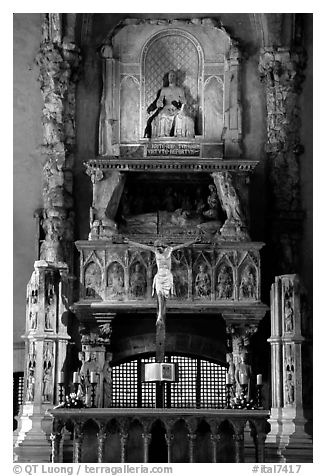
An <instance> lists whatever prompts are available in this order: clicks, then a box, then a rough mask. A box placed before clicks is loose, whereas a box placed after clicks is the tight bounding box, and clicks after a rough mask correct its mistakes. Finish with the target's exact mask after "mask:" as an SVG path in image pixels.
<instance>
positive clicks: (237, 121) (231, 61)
mask: <svg viewBox="0 0 326 476" xmlns="http://www.w3.org/2000/svg"><path fill="white" fill-rule="evenodd" d="M240 62H241V53H240V50H239V48H238V45H237V44H236V42H235V41H234V40H232V42H231V45H230V50H229V55H228V58H227V61H226V63H225V82H224V84H225V92H224V97H225V100H224V111H225V114H224V116H225V117H224V126H225V134H224V147H225V156H226V157H227V158H234V157H239V156H240V155H241V149H242V143H241V141H242V110H241V97H240V77H239V76H240Z"/></svg>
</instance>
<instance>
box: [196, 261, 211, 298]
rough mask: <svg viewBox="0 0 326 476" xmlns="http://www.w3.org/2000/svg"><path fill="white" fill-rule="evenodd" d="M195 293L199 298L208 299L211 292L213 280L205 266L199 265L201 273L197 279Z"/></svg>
mask: <svg viewBox="0 0 326 476" xmlns="http://www.w3.org/2000/svg"><path fill="white" fill-rule="evenodd" d="M195 291H196V296H197V297H208V296H209V295H210V292H211V280H210V277H209V275H208V273H207V272H206V271H205V266H204V265H203V264H200V265H199V273H198V274H197V276H196V279H195Z"/></svg>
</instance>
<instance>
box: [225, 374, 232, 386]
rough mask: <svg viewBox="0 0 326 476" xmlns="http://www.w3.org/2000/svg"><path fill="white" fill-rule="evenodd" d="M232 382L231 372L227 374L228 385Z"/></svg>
mask: <svg viewBox="0 0 326 476" xmlns="http://www.w3.org/2000/svg"><path fill="white" fill-rule="evenodd" d="M230 383H232V377H231V375H230V374H226V385H229V384H230Z"/></svg>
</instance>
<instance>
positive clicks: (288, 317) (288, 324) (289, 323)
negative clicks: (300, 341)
mask: <svg viewBox="0 0 326 476" xmlns="http://www.w3.org/2000/svg"><path fill="white" fill-rule="evenodd" d="M284 322H285V332H292V331H293V309H292V307H291V303H290V301H289V300H287V301H285V309H284Z"/></svg>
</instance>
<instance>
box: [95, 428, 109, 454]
mask: <svg viewBox="0 0 326 476" xmlns="http://www.w3.org/2000/svg"><path fill="white" fill-rule="evenodd" d="M106 437H107V433H106V426H105V424H101V426H100V430H99V432H98V434H97V445H98V447H97V462H98V463H103V456H104V443H105V440H106Z"/></svg>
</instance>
